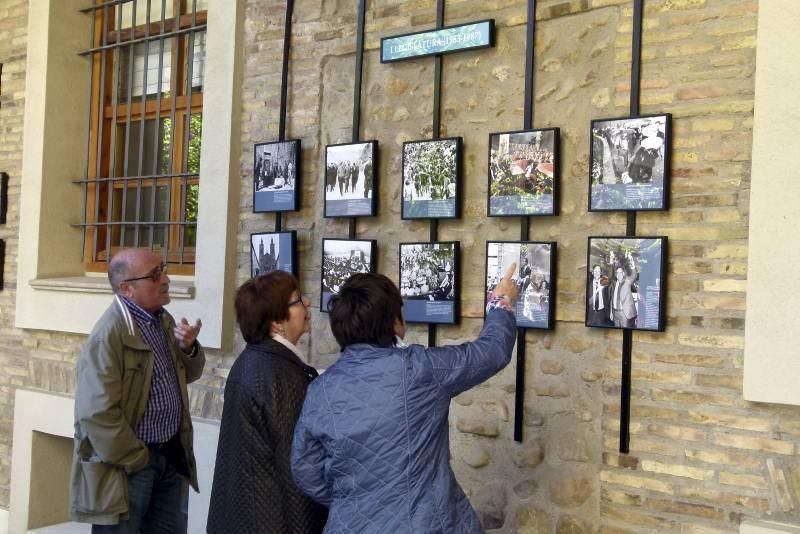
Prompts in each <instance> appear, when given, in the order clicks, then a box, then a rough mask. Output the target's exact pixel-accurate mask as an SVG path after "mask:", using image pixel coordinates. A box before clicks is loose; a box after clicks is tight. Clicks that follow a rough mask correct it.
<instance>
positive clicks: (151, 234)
mask: <svg viewBox="0 0 800 534" xmlns="http://www.w3.org/2000/svg"><path fill="white" fill-rule="evenodd" d="M166 17H167V0H161V17H160V21H161V23H160V30H161V31H162V32H163V31H164V21H165V20H166ZM149 52H150V50H149V45H148V53H149ZM170 57H172V56H170ZM163 82H164V36H163V34H161V35H160V38H159V39H158V76H157V85H156V124H155V129H156V139H155V142H154V143H153V174H158V171H159V170H160V169H159V168H158V163H159V162H158V149H159V145H160V144H161V140H162V139H164V136H163V134H162V133H161V94H162V92H161V85H162V84H163ZM144 91H145V92H147V88H146V87H145V89H144ZM170 144H172V140H170ZM169 170H170V171H172V169H169ZM157 189H158V187H157V184H153V187H152V188H150V222H151V223H153V222H155V220H156V190H157ZM149 229H150V232H149V235H148V238H149V239H148V245H149V247H150V248H153V240H154V239H155V233H156V227H155V226H153V225H152V224H151V226H149Z"/></svg>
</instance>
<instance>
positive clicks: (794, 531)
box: [739, 519, 800, 534]
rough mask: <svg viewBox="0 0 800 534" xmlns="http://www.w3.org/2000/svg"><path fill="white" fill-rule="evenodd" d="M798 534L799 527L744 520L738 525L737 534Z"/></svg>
mask: <svg viewBox="0 0 800 534" xmlns="http://www.w3.org/2000/svg"><path fill="white" fill-rule="evenodd" d="M787 533H790V534H800V525H789V524H787V523H778V522H776V521H759V520H755V519H746V520H744V521H742V524H741V525H739V534H787Z"/></svg>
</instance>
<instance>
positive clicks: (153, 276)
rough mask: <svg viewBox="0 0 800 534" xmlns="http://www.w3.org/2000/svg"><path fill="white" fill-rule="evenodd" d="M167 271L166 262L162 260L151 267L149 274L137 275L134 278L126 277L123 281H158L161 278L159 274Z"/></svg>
mask: <svg viewBox="0 0 800 534" xmlns="http://www.w3.org/2000/svg"><path fill="white" fill-rule="evenodd" d="M166 272H167V262H165V261H162V262H161V265H159V266H158V267H156V268H155V269H153V270H152V271H151V272H150V274H146V275H144V276H137V277H136V278H126V279H125V280H123V282H135V281H136V280H148V279H149V280H150V281H152V282H158V281H159V280H161V275H162V274H164V273H166Z"/></svg>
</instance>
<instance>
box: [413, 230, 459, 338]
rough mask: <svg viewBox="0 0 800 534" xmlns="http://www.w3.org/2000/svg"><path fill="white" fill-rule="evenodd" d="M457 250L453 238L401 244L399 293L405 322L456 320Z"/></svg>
mask: <svg viewBox="0 0 800 534" xmlns="http://www.w3.org/2000/svg"><path fill="white" fill-rule="evenodd" d="M458 250H459V243H458V242H456V241H451V242H439V243H401V244H400V295H401V296H402V297H403V301H404V303H405V304H404V314H405V318H406V321H408V322H424V323H432V322H436V323H451V322H454V321H455V314H456V311H457V310H456V302H457V297H458V279H457V276H458Z"/></svg>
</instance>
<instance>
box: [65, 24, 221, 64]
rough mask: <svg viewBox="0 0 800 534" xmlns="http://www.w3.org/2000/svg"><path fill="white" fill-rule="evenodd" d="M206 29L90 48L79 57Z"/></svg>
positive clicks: (164, 34)
mask: <svg viewBox="0 0 800 534" xmlns="http://www.w3.org/2000/svg"><path fill="white" fill-rule="evenodd" d="M205 29H206V25H205V24H200V25H198V26H193V27H191V28H182V29H179V30H173V31H171V32H164V33H161V34H159V35H150V36H147V37H139V38H138V39H131V40H130V41H124V42H121V43H112V44H109V45H104V46H98V47H95V48H90V49H88V50H82V51H80V52H78V55H79V56H88V55H89V54H96V53H98V52H105V51H107V50H115V49H117V48H120V47H122V46H128V45H134V44H139V43H145V42H148V41H155V40H157V39H159V38H161V37H163V38H164V39H168V38H170V37H178V36H180V35H183V34H185V33H196V32H201V31H205Z"/></svg>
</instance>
